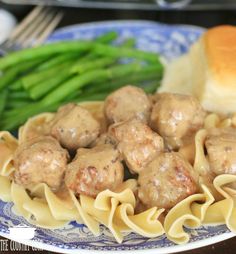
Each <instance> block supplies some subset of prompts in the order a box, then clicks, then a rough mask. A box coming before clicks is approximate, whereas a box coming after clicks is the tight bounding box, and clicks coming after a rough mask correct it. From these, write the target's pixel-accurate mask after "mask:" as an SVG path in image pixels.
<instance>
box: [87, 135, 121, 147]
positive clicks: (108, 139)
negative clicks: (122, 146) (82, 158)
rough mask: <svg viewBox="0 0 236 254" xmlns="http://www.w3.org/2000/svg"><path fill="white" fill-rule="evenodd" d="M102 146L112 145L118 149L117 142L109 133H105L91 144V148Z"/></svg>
mask: <svg viewBox="0 0 236 254" xmlns="http://www.w3.org/2000/svg"><path fill="white" fill-rule="evenodd" d="M100 145H110V146H112V147H114V148H116V147H117V141H116V139H115V138H114V137H113V136H112V135H109V134H108V133H103V134H102V135H101V136H99V137H98V138H97V139H96V140H95V141H94V142H93V143H92V144H91V147H94V146H100Z"/></svg>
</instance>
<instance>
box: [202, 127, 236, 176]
mask: <svg viewBox="0 0 236 254" xmlns="http://www.w3.org/2000/svg"><path fill="white" fill-rule="evenodd" d="M205 146H206V149H207V154H208V158H209V163H210V169H211V171H212V172H214V173H215V174H216V175H220V174H234V175H236V132H235V129H231V128H225V129H213V130H211V132H210V133H209V134H208V136H207V137H206V140H205Z"/></svg>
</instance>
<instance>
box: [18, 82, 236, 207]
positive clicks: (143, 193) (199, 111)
mask: <svg viewBox="0 0 236 254" xmlns="http://www.w3.org/2000/svg"><path fill="white" fill-rule="evenodd" d="M104 116H105V119H106V125H107V129H106V132H104V131H102V128H101V123H100V122H99V121H98V120H97V119H96V118H95V117H94V116H93V115H92V114H91V112H89V111H88V110H86V109H85V108H83V107H82V106H79V105H76V104H72V103H70V104H67V105H64V106H62V107H61V108H59V110H58V111H57V113H56V114H55V116H54V118H53V119H52V120H51V121H50V122H49V123H47V126H46V129H47V132H46V134H45V135H40V136H38V137H34V138H32V139H30V140H27V141H25V142H23V143H21V144H20V145H19V147H18V149H17V150H16V152H15V155H14V166H15V169H16V170H15V172H14V181H15V182H16V183H17V184H20V185H23V186H24V187H25V188H28V187H29V186H32V185H35V184H38V183H46V184H47V185H48V186H49V187H50V188H51V189H52V191H54V192H57V191H58V190H59V189H60V188H62V186H66V187H67V188H68V189H70V190H72V191H73V192H74V193H75V194H76V195H77V196H79V195H80V194H84V195H87V196H90V197H96V196H97V194H98V193H100V192H101V191H103V190H106V189H110V190H112V191H116V190H117V189H118V188H119V186H120V185H121V184H122V183H123V181H124V168H126V170H127V169H128V170H129V171H130V173H131V175H132V176H133V177H134V178H137V181H138V188H137V193H135V195H136V198H137V200H138V202H139V203H141V204H142V205H143V207H145V208H150V207H154V206H156V207H158V208H165V209H170V208H171V207H173V206H175V205H176V204H177V203H178V202H180V201H181V200H183V199H184V198H186V197H187V196H189V195H192V194H194V193H196V192H198V188H199V186H198V178H199V176H198V173H197V172H195V171H194V169H193V166H192V165H191V160H189V159H188V156H184V155H183V153H181V152H180V150H181V149H182V148H183V147H187V146H189V145H191V144H192V143H193V142H194V136H195V134H196V132H197V131H198V130H199V129H201V128H202V127H203V125H204V119H205V117H206V112H205V111H204V109H203V108H202V107H201V105H200V103H199V102H198V101H197V100H196V99H195V98H193V97H192V96H188V95H180V94H171V93H160V94H155V95H152V96H150V95H147V94H146V93H145V92H144V91H143V90H142V89H140V88H137V87H134V86H125V87H122V88H120V89H119V90H116V91H115V92H113V93H112V94H110V95H109V96H108V97H107V98H106V100H105V102H104ZM234 137H235V134H234ZM231 139H232V135H231V134H228V131H227V130H224V131H218V132H217V131H214V132H212V134H209V135H208V137H207V140H206V150H207V153H208V156H209V160H210V165H211V168H212V172H213V173H214V174H215V175H217V174H222V173H226V171H227V170H228V171H227V173H232V172H233V170H234V173H236V172H235V167H234V166H235V164H234V161H233V160H232V161H230V159H229V158H230V157H229V156H231V155H232V153H235V156H234V158H236V147H232V145H234V144H232V142H231ZM235 139H236V138H235ZM222 142H223V144H222ZM234 146H235V145H234ZM226 148H227V149H226ZM233 148H234V149H233ZM235 160H236V159H235ZM230 169H232V170H231V171H232V172H231V171H230Z"/></svg>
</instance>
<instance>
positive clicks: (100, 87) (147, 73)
mask: <svg viewBox="0 0 236 254" xmlns="http://www.w3.org/2000/svg"><path fill="white" fill-rule="evenodd" d="M162 72H163V70H162V68H161V66H159V65H154V66H145V67H143V68H142V69H141V70H140V71H139V72H138V73H137V72H134V73H131V74H129V75H128V76H124V77H120V78H119V79H115V80H112V81H111V82H108V83H100V84H97V83H95V84H91V85H90V86H89V87H88V88H87V87H86V88H85V90H84V92H85V93H86V92H89V93H96V92H101V91H108V92H110V91H113V90H115V89H118V88H120V87H121V86H124V85H127V84H132V85H135V84H136V83H141V82H143V81H150V80H156V81H157V80H160V79H161V77H162Z"/></svg>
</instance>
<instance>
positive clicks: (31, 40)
mask: <svg viewBox="0 0 236 254" xmlns="http://www.w3.org/2000/svg"><path fill="white" fill-rule="evenodd" d="M62 17H63V13H62V12H57V11H55V10H52V9H51V8H49V7H45V6H37V7H35V8H34V9H33V10H32V11H31V12H30V13H29V14H28V15H27V16H26V17H25V19H23V21H22V22H21V23H20V24H19V25H18V26H17V27H16V28H15V29H14V30H13V31H12V33H11V34H10V36H9V37H8V39H7V40H6V41H5V42H3V43H2V44H1V45H0V54H2V55H5V54H7V53H9V52H12V51H15V50H19V49H22V48H26V47H35V46H38V45H40V44H42V43H43V42H44V41H45V40H46V39H47V38H48V36H49V35H50V34H51V33H52V31H53V30H54V29H55V28H56V26H57V25H58V24H59V22H60V21H61V19H62Z"/></svg>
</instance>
